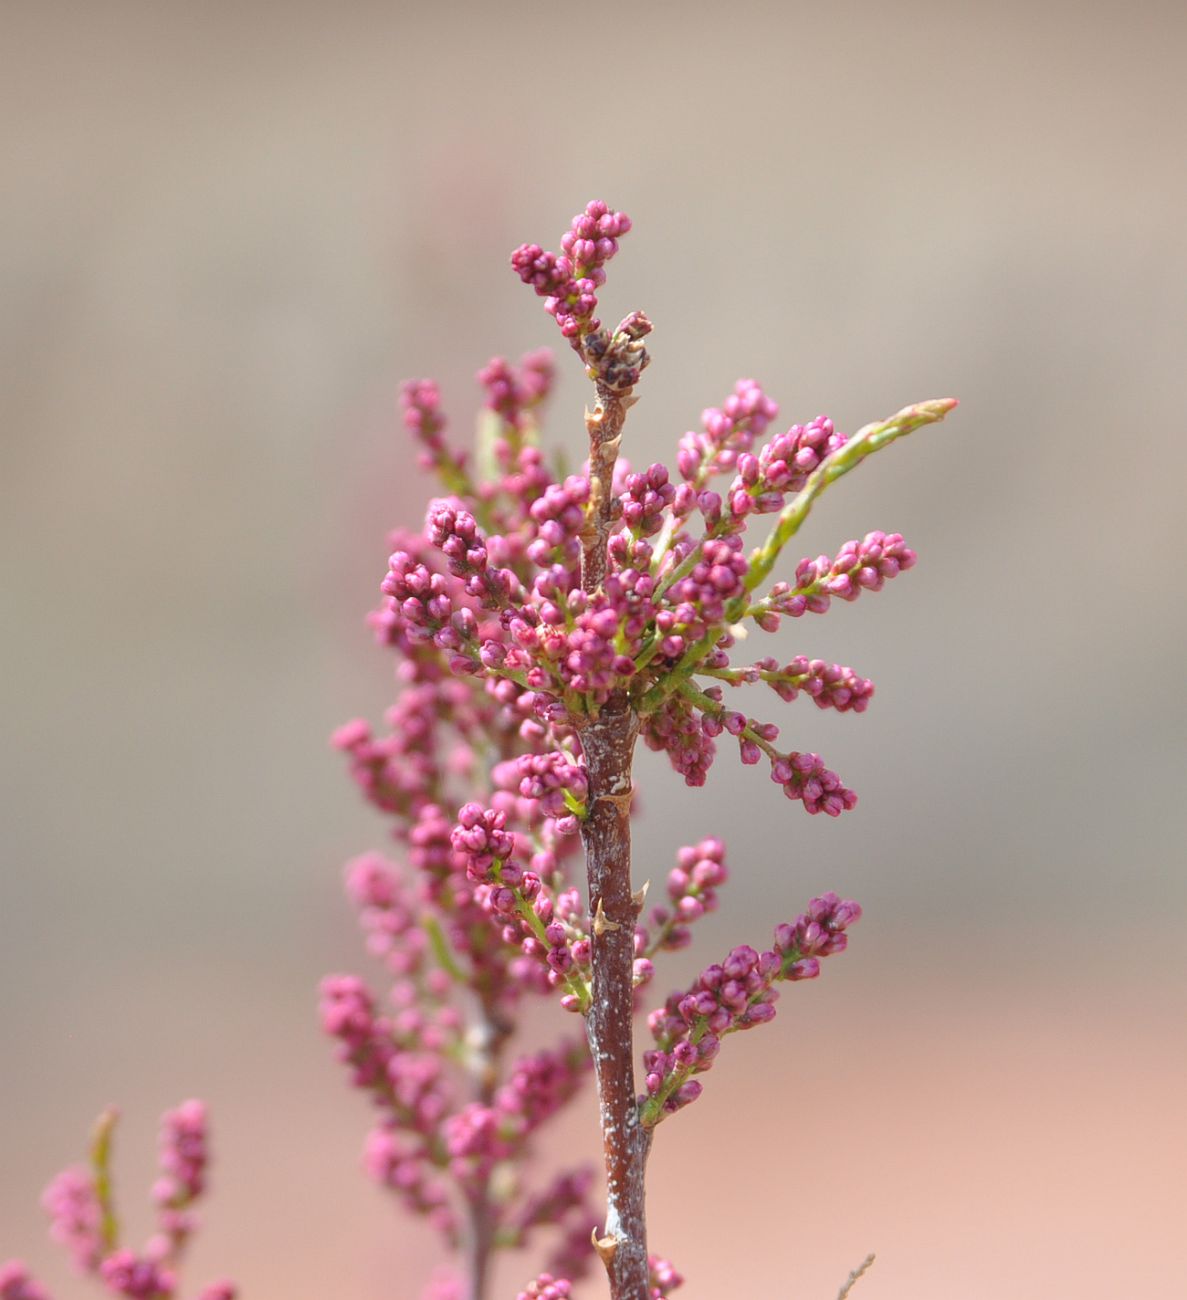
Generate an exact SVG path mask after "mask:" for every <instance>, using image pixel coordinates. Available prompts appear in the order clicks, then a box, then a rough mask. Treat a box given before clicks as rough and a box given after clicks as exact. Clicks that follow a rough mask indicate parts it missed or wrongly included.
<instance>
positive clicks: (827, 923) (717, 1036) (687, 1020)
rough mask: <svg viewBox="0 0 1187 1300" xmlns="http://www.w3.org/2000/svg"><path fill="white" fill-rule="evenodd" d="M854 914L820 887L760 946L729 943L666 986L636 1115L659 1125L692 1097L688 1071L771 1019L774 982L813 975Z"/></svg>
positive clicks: (706, 1065)
mask: <svg viewBox="0 0 1187 1300" xmlns="http://www.w3.org/2000/svg"><path fill="white" fill-rule="evenodd" d="M860 917H861V908H860V907H859V906H858V904H857V903H854V902H852V901H849V900H845V901H842V900H841V899H840V898H839V897H838V896H837V895H836V894H834V893H827V894H822V895H821V896H820V897H819V898H814V899H813V900H812V901H811V903H809V904H808V909H807V911H806V912H804V913H802V914H801V915H800V916H798V917H797V918H796V920H795V921H793V922H787V923H784V924H782V925H779V926H777V927H776V929H775V936H774V942H773V943H772V946H771V947H770V948H769V949H767V950H766V951H764V952H761V953H760V952H757V951H756V950H755V949H754V948H751V947H750V946H749V945H747V944H743V945H741V946H739V947H736V948H734V949H733V950H732V951H731V952H730V953H729V954H728V955H727V956H726V958H725V960H724V961H722V962H720V963H715V964H713V965H711V966H706V967H705V969H704V970H703V971H701V973H700V975H698V976H697V978H696V980H695V981H694V983H693V984H692V986H691V987H690V988H689V989H688V990H686V991H685V992H683V993H673V994H672V995H671V996H670V997H669V998H668V1000H667V1002H666V1003H665V1004H664V1006H663V1007H662V1008H661V1009H660V1010H657V1011H654V1012H653V1013H652V1014H651V1016H650V1018H649V1019H648V1028H649V1029H650V1030H651V1033H652V1036H653V1037H654V1039H655V1041H656V1047H655V1048H654V1049H652V1050H651V1051H647V1052H644V1054H643V1069H644V1079H645V1085H646V1089H647V1091H646V1093H645V1094H644V1095H643V1096H641V1097H640V1099H639V1105H640V1113H641V1116H642V1120H643V1122H644V1123H645V1124H647V1125H655V1124H658V1123H659V1122H660V1120H661V1119H663V1118H664V1117H665V1116H666V1115H670V1114H672V1113H674V1112H675V1111H677V1110H680V1109H681V1108H682V1107H684V1106H687V1105H688V1104H689V1103H690V1102H692V1101H695V1100H696V1099H697V1097H699V1096H700V1095H701V1091H702V1087H701V1084H700V1082H699V1081H698V1080H697V1079H696V1078H695V1077H694V1076H695V1075H698V1074H703V1073H704V1072H705V1071H706V1070H708V1069H710V1067H711V1066H712V1064H713V1062H714V1060H715V1059H716V1057H717V1054H718V1052H719V1051H720V1049H721V1040H722V1038H723V1037H725V1036H726V1035H727V1034H733V1033H738V1032H740V1031H741V1030H744V1029H753V1028H754V1027H755V1026H756V1025H761V1024H766V1023H767V1021H769V1020H773V1019H774V1018H775V1003H776V1001H777V1000H778V997H779V991H778V989H776V988H775V987H774V985H775V984H776V983H777V982H779V981H783V980H790V981H796V980H807V979H815V978H816V976H817V975H819V974H820V959H821V958H822V957H827V956H829V955H830V954H832V953H837V952H843V951H844V950H845V946H846V944H847V943H848V936H847V934H846V930H847V928H848V927H849V926H851V925H853V924H854V922H856V921H857V920H858V919H859V918H860Z"/></svg>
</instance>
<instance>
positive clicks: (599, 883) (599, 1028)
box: [581, 701, 651, 1300]
mask: <svg viewBox="0 0 1187 1300" xmlns="http://www.w3.org/2000/svg"><path fill="white" fill-rule="evenodd" d="M637 733H638V719H637V718H636V716H635V714H634V711H633V710H632V709H631V708H630V707H629V706H628V705H627V704H626V702H625V701H619V702H615V701H611V702H610V703H608V704H607V705H606V706H605V707H604V708H603V709H602V712H601V713H600V715H599V717H598V719H597V720H596V721H595V722H593V723H591V724H589V725H588V726H587V727H585V728H584V729H583V731H582V734H581V742H582V746H583V748H584V751H585V764H586V768H587V771H588V777H589V797H590V805H589V808H590V811H589V816H588V817H587V818H586V820H585V822H584V824H583V829H582V836H583V838H584V840H585V860H586V872H587V876H588V880H589V905H590V911H591V913H592V915H593V918H594V921H593V958H592V965H593V998H592V1002H591V1005H590V1010H589V1015H588V1016H587V1017H586V1032H587V1033H588V1035H589V1046H590V1051H591V1052H592V1054H593V1063H594V1073H595V1076H596V1078H597V1085H598V1105H599V1111H600V1116H601V1124H602V1149H603V1155H604V1160H605V1167H606V1230H605V1236H604V1237H603V1239H602V1241H601V1244H600V1246H599V1254H600V1255H601V1257H602V1261H603V1263H604V1264H605V1265H606V1272H607V1274H608V1276H609V1279H610V1295H611V1297H612V1300H647V1294H648V1286H647V1223H646V1218H645V1214H644V1199H645V1198H644V1190H645V1189H644V1173H645V1170H646V1166H647V1153H648V1150H649V1148H650V1145H651V1142H650V1134H648V1133H647V1132H645V1131H644V1129H643V1128H642V1126H641V1125H640V1123H639V1111H638V1104H637V1102H636V1096H635V1068H634V1034H633V1030H634V1000H635V999H634V984H633V974H634V960H635V952H634V941H635V918H636V916H637V915H638V904H637V903H636V902H635V899H634V897H633V896H632V890H631V823H630V798H631V756H632V753H633V750H634V745H635V737H636V735H637Z"/></svg>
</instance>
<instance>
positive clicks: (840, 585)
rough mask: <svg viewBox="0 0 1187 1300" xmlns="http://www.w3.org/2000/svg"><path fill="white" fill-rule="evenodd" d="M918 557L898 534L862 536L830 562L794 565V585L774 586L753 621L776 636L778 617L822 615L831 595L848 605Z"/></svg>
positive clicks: (821, 560) (820, 557)
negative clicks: (846, 601)
mask: <svg viewBox="0 0 1187 1300" xmlns="http://www.w3.org/2000/svg"><path fill="white" fill-rule="evenodd" d="M917 558H918V557H917V556H916V554H915V552H914V551H913V550H911V548H910V547H909V546H907V545H905V543H904V542H903V539H902V537H901V535H900V534H898V533H881V532H873V533H867V534H866V535H865V537H864V538H862V539H861V541H852V542H846V543H845V545H844V546H842V547H841V549H840V550H839V551H838V552H837V554H836V556H835V558H832V559H830V558H829V557H828V556H827V555H818V556H817V557H816V558H815V559H814V560H809V559H804V560H801V561H800V562H799V564H798V565H796V571H795V582H794V583H787V582H777V583H775V585H774V586H773V587H772V588H771V590H770V593H769V595H768V596H767V597H766V599H765V600H763V601H761V602H759V603H758V604H757V605H755V607H754V611H753V612H754V618H755V622H756V623H757V624H758V626H759V627H761V628H762V629H763V631H764V632H777V631H778V630H779V618H780V616H781V615H784V614H785V615H787V616H788V617H789V618H799V617H800V616H801V615H802V614H824V613H827V612H828V608H829V605H830V604H831V602H832V599H833V597H834V596H835V597H836V598H837V599H838V600H849V601H853V600H856V599H857V598H858V596H860V595H861V593H862V592H863V591H881V590H882V587H883V585H884V584H885V583H887V582H889V581H890V579H891V578H897V577H898V575H899V574H900V573H903V572H904V571H905V570H907V569H910V568H912V567H913V566H914V564H915V561H916V559H917Z"/></svg>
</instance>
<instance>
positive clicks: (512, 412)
mask: <svg viewBox="0 0 1187 1300" xmlns="http://www.w3.org/2000/svg"><path fill="white" fill-rule="evenodd" d="M477 378H478V382H479V383H480V384H481V385H482V387H483V389H484V390H485V393H486V400H485V403H484V405H485V407H486V409H487V410H488V411H493V412H494V413H495V414H496V415H497V416H499V417H500V419H501V420H502V421H503V422H504V424H506V425H508V426H510V427H511V428H513V429H515V430H517V431H522V429H523V426H524V424H525V422H526V421H527V420H528V419H529V418H530V413H531V411H532V410H533V408H535V407H537V406H539V405H540V404H541V403H542V402H544V401H546V400H547V398H548V395H549V393H551V392H552V385H553V382H554V380H555V378H556V366H555V364H554V362H553V358H552V353H551V352H550V351H549V350H548V349H547V348H540V349H538V350H536V351H534V352H528V353H526V354H525V355H524V356H523V357H522V358H521V359H520V363H519V369H518V371H517V370H516V368H515V367H514V366H512V365H510V364H509V363H508V362H507V361H506V360H504V358H503V357H492V358H491V360H490V361H488V362H487V364H486V365H485V366H484V367H483V368H482V369H481V370H480V371H479V372H478V376H477Z"/></svg>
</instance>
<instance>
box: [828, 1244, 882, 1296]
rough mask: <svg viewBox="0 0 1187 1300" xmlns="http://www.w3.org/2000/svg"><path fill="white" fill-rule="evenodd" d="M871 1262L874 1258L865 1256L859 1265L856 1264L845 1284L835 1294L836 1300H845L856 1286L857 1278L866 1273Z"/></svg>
mask: <svg viewBox="0 0 1187 1300" xmlns="http://www.w3.org/2000/svg"><path fill="white" fill-rule="evenodd" d="M873 1262H874V1256H873V1255H867V1256H866V1257H865V1259H863V1260H862V1261H861V1263H860V1264H858V1266H857V1267H856V1268H855V1269H854V1270H853V1272H852V1273H850V1274H849V1276H848V1277H847V1278H846V1279H845V1284H844V1285H843V1286H842V1287H841V1289H840V1290H839V1291H838V1292H837V1300H846V1297H847V1296H848V1295H849V1292H850V1291H852V1290H853V1288H854V1287H855V1286H856V1285H857V1280H858V1278H860V1277H862V1276H863V1275H864V1274H865V1273H866V1272H868V1270H869V1268H870V1266H871V1265H872V1264H873Z"/></svg>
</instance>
